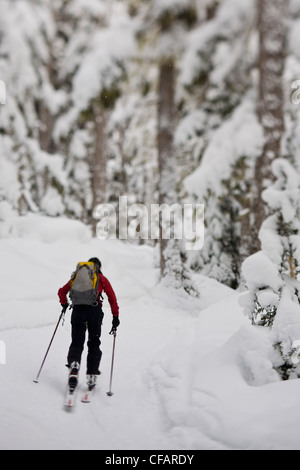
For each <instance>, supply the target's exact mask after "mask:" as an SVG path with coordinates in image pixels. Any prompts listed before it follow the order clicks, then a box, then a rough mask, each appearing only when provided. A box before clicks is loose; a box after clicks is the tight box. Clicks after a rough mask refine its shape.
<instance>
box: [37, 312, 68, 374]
mask: <svg viewBox="0 0 300 470" xmlns="http://www.w3.org/2000/svg"><path fill="white" fill-rule="evenodd" d="M64 314H65V312H64V310H62V312H61V314H60V316H59V319H58V322H57V324H56V327H55V330H54V333H53V335H52V338H51V341H50V343H49V346H48V348H47V351H46V354H45V357H44V359H43V362H42V364H41V367H40V370H39V372H38V374H37V376H36V379H35V380H34V382H35V383H38V378H39V376H40V373H41V372H42V368H43V366H44V364H45V361H46V358H47V356H48V352H49V350H50V348H51V344H52V342H53V340H54V336H55V334H56V331H57V328H58V326H59V324H60V321H61V319H62V318H63V316H64Z"/></svg>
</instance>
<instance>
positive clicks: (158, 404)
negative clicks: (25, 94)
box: [0, 216, 300, 450]
mask: <svg viewBox="0 0 300 470" xmlns="http://www.w3.org/2000/svg"><path fill="white" fill-rule="evenodd" d="M15 227H16V228H15V233H14V236H11V237H10V238H6V239H1V240H0V259H1V264H0V270H1V274H0V278H1V292H0V344H1V346H2V348H1V357H0V362H4V359H5V362H6V364H3V363H0V377H1V380H0V397H1V399H0V416H1V426H0V448H1V449H66V450H71V449H105V450H120V449H123V450H124V449H125V450H139V449H145V450H147V449H157V450H162V449H165V450H174V449H177V450H191V449H193V450H196V449H220V450H221V449H300V433H299V431H300V398H299V397H300V393H299V392H300V383H299V381H298V380H290V381H288V382H280V381H279V380H278V379H277V376H276V374H275V373H274V372H273V370H272V367H271V362H270V361H269V360H268V347H269V342H268V331H267V330H266V329H260V328H254V327H253V326H251V325H250V323H249V320H248V319H247V318H245V316H244V314H243V309H242V307H241V306H240V298H241V297H242V296H244V295H245V294H244V293H237V292H235V291H232V290H231V289H229V288H227V287H224V286H223V285H220V284H219V283H217V282H216V281H214V280H212V279H208V278H206V277H204V276H200V275H199V276H196V277H195V282H196V283H197V285H198V287H199V289H200V292H201V297H200V299H192V298H189V297H187V296H186V295H185V294H184V293H182V292H174V291H172V290H170V289H166V288H165V287H163V286H162V285H158V284H157V269H156V268H155V266H154V263H153V258H154V256H153V255H154V253H153V249H152V248H149V247H145V246H133V245H129V244H125V243H122V242H120V241H117V240H110V241H100V240H98V239H91V238H90V237H89V235H88V233H87V230H86V229H85V227H84V226H83V225H80V224H77V223H75V222H70V221H66V220H61V219H46V218H39V217H34V216H31V217H27V218H24V219H20V220H19V221H18V223H17V224H16V225H15ZM91 256H98V257H99V258H100V259H101V260H102V265H103V272H104V274H105V275H106V276H107V277H108V278H109V279H110V281H111V283H112V285H113V287H114V289H115V291H116V294H117V297H118V301H119V305H120V320H121V325H120V327H119V329H118V335H117V338H116V353H115V368H114V376H113V386H112V388H113V392H114V395H113V397H111V398H110V397H108V396H107V395H106V392H107V391H108V388H109V373H110V364H111V352H112V337H111V336H110V335H109V334H108V333H109V330H110V326H111V314H110V310H109V304H108V301H107V300H105V303H104V311H105V318H104V322H103V334H102V350H103V358H102V362H101V371H102V375H101V376H100V378H99V382H98V384H99V385H98V389H97V390H96V393H95V395H94V398H93V401H92V403H90V404H83V403H81V402H80V401H79V400H78V402H77V405H76V407H75V409H74V411H73V412H71V413H67V412H65V411H64V409H63V402H64V393H65V390H66V381H67V369H66V367H65V363H66V354H67V350H68V347H69V342H70V311H68V312H67V315H66V320H65V323H64V325H63V326H62V325H61V326H60V327H59V329H58V331H57V334H56V337H55V339H54V342H53V345H52V348H51V350H50V353H49V356H48V358H47V360H46V363H45V366H44V369H43V371H42V373H41V376H40V380H39V383H38V384H35V383H34V382H33V380H34V379H35V377H36V374H37V372H38V370H39V367H40V364H41V361H42V359H43V357H44V354H45V352H46V348H47V346H48V344H49V341H50V339H51V336H52V333H53V331H54V328H55V325H56V323H57V320H58V317H59V314H60V306H59V304H58V298H57V290H58V288H59V287H60V286H61V285H63V284H64V283H65V282H66V281H67V280H68V278H69V275H70V273H71V272H72V271H73V269H74V267H75V265H76V263H77V261H79V260H85V259H87V258H89V257H91ZM4 345H5V349H4V348H3V346H4ZM4 353H5V354H4ZM84 365H85V364H84V361H83V364H82V369H81V375H80V379H81V383H80V388H81V389H83V386H84V382H85V380H84V379H85V370H84Z"/></svg>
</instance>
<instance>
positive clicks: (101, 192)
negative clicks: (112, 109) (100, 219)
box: [91, 105, 107, 230]
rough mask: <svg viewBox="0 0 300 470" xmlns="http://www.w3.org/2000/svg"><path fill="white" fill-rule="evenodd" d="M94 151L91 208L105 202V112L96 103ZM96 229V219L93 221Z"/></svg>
mask: <svg viewBox="0 0 300 470" xmlns="http://www.w3.org/2000/svg"><path fill="white" fill-rule="evenodd" d="M94 111H95V152H94V159H93V162H92V168H91V171H92V190H93V209H95V208H96V207H97V206H98V205H99V204H104V203H105V202H106V182H107V171H106V170H107V152H106V143H107V142H106V141H107V136H106V113H105V111H104V110H103V109H101V108H100V107H99V106H98V105H97V106H96V107H95V110H94ZM93 223H94V227H93V228H94V230H96V226H97V221H93Z"/></svg>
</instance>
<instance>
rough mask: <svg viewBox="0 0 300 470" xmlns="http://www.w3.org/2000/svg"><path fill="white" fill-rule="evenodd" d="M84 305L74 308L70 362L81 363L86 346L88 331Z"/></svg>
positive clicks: (69, 353)
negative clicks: (86, 333)
mask: <svg viewBox="0 0 300 470" xmlns="http://www.w3.org/2000/svg"><path fill="white" fill-rule="evenodd" d="M82 307H84V306H81V305H75V306H74V308H73V313H72V319H71V325H72V342H71V345H70V348H69V352H68V364H69V365H71V364H72V362H78V363H79V364H80V361H81V355H82V351H83V348H84V341H85V332H86V315H85V309H84V308H82Z"/></svg>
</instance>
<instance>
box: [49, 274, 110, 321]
mask: <svg viewBox="0 0 300 470" xmlns="http://www.w3.org/2000/svg"><path fill="white" fill-rule="evenodd" d="M98 276H99V283H98V292H99V302H100V304H101V305H102V302H101V301H100V294H101V293H102V292H103V291H104V292H105V293H106V295H107V297H108V301H109V304H110V308H111V313H112V314H113V316H114V317H117V316H118V315H119V306H118V302H117V297H116V294H115V292H114V290H113V288H112V286H111V284H110V282H109V280H108V279H107V278H106V277H105V276H103V274H102V273H99V274H98ZM70 289H71V280H70V281H69V282H67V284H65V285H64V286H63V287H61V288H60V289H59V290H58V297H59V301H60V303H61V304H62V305H64V304H66V303H67V302H68V299H67V294H68V292H69V291H70Z"/></svg>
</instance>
